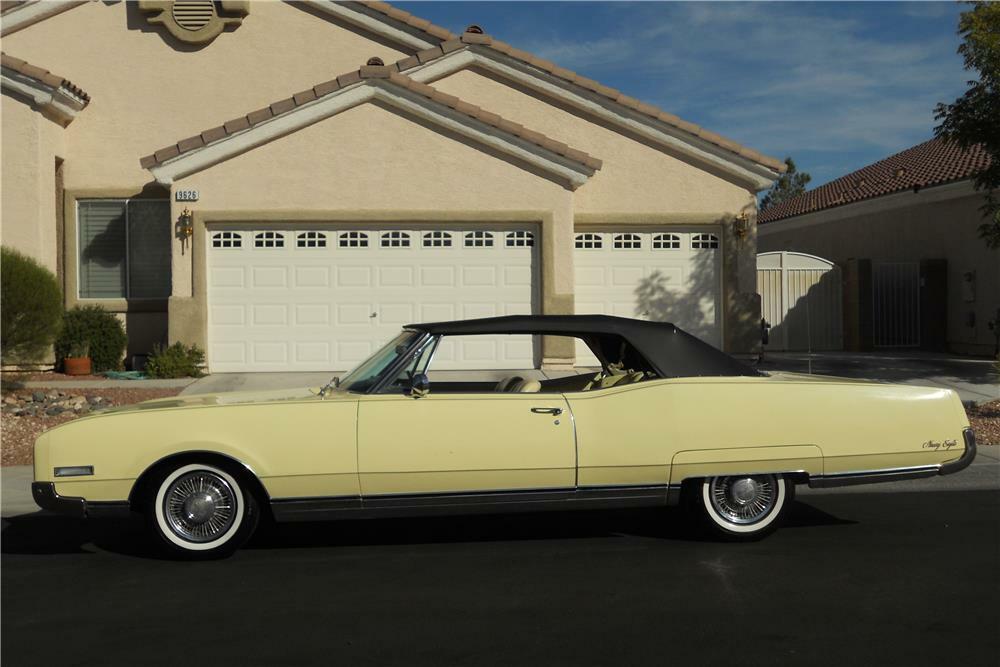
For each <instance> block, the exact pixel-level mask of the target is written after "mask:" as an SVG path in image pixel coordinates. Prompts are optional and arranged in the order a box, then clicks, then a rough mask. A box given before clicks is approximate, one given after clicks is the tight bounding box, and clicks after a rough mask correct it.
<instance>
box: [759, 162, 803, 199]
mask: <svg viewBox="0 0 1000 667" xmlns="http://www.w3.org/2000/svg"><path fill="white" fill-rule="evenodd" d="M785 167H786V169H785V173H783V174H782V175H781V176H779V177H778V180H776V181H775V182H774V185H772V186H771V189H770V190H768V191H767V194H765V195H764V198H763V199H761V200H760V210H762V211H764V210H766V209H769V208H771V207H772V206H777V205H778V204H780V203H781V202H784V201H788V200H789V199H791V198H792V197H798V196H799V195H800V194H802V193H803V192H805V191H806V185H808V184H809V181H811V180H812V176H810V175H809V174H807V173H806V172H804V171H802V172H800V171H798V170H797V169H796V168H795V161H794V160H792V158H790V157H786V158H785Z"/></svg>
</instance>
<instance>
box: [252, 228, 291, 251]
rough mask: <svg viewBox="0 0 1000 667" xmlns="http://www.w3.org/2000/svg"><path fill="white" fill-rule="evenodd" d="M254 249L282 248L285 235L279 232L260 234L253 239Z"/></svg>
mask: <svg viewBox="0 0 1000 667" xmlns="http://www.w3.org/2000/svg"><path fill="white" fill-rule="evenodd" d="M253 247H254V248H284V247H285V235H284V234H282V233H281V232H260V233H259V234H256V235H255V236H254V237H253Z"/></svg>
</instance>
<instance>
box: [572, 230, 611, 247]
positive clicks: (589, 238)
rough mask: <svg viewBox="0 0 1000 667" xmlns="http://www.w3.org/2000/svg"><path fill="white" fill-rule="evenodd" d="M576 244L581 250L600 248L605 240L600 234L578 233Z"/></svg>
mask: <svg viewBox="0 0 1000 667" xmlns="http://www.w3.org/2000/svg"><path fill="white" fill-rule="evenodd" d="M574 245H575V246H576V248H577V249H579V250H600V249H601V248H603V247H604V241H603V240H602V239H601V235H600V234H577V235H576V241H575V243H574Z"/></svg>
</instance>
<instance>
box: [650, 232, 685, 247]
mask: <svg viewBox="0 0 1000 667" xmlns="http://www.w3.org/2000/svg"><path fill="white" fill-rule="evenodd" d="M680 247H681V237H679V236H677V234H657V235H656V236H654V237H653V250H674V249H677V248H680Z"/></svg>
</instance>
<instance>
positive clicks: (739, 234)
mask: <svg viewBox="0 0 1000 667" xmlns="http://www.w3.org/2000/svg"><path fill="white" fill-rule="evenodd" d="M733 233H734V234H736V238H738V239H742V238H744V237H745V236H746V235H747V234H749V233H750V216H749V215H747V214H746V211H744V212H743V213H740V214H739V215H738V216H736V217H735V218H733Z"/></svg>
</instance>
